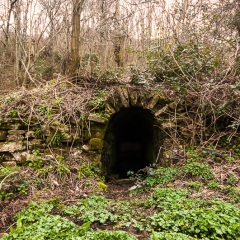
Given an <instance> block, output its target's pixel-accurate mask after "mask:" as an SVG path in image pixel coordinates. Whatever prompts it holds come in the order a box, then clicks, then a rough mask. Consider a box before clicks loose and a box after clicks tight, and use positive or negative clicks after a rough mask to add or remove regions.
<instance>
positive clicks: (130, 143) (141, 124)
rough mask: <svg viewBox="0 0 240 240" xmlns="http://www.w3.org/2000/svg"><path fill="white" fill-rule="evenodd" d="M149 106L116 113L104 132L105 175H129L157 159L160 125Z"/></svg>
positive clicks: (103, 162) (121, 176)
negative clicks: (130, 172)
mask: <svg viewBox="0 0 240 240" xmlns="http://www.w3.org/2000/svg"><path fill="white" fill-rule="evenodd" d="M155 121H156V120H155V119H154V116H153V115H152V113H151V112H150V111H149V110H145V109H143V108H137V107H130V108H124V109H122V110H120V111H119V112H118V113H116V114H114V115H113V116H112V118H111V120H110V122H109V126H108V129H107V131H106V134H105V139H104V146H103V150H102V165H103V169H104V171H105V175H106V176H115V177H117V178H125V177H127V173H128V172H129V171H133V172H135V173H136V172H137V171H138V170H140V169H143V168H145V167H146V166H149V165H150V164H151V163H153V162H155V160H156V151H155V150H156V143H157V142H159V141H158V139H159V134H158V133H159V128H157V129H155V127H156V124H155Z"/></svg>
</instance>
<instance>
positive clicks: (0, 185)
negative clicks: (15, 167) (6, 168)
mask: <svg viewBox="0 0 240 240" xmlns="http://www.w3.org/2000/svg"><path fill="white" fill-rule="evenodd" d="M16 173H18V172H17V171H15V172H11V173H9V174H8V175H7V176H6V177H5V178H4V179H3V180H2V181H1V183H0V190H1V189H2V185H3V183H4V181H5V180H6V179H7V178H9V177H10V176H12V175H14V174H16Z"/></svg>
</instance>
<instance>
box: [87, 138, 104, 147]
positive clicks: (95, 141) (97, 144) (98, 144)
mask: <svg viewBox="0 0 240 240" xmlns="http://www.w3.org/2000/svg"><path fill="white" fill-rule="evenodd" d="M89 145H90V147H91V149H92V150H101V149H102V146H103V141H102V139H100V138H91V139H90V141H89Z"/></svg>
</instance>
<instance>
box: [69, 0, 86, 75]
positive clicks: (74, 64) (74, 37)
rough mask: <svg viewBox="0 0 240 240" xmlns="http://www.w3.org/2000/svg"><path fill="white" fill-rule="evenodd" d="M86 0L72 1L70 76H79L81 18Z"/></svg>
mask: <svg viewBox="0 0 240 240" xmlns="http://www.w3.org/2000/svg"><path fill="white" fill-rule="evenodd" d="M83 4H84V0H72V33H71V57H70V66H69V75H70V76H71V77H75V76H77V75H78V70H79V67H80V26H81V25H80V17H81V13H82V10H83Z"/></svg>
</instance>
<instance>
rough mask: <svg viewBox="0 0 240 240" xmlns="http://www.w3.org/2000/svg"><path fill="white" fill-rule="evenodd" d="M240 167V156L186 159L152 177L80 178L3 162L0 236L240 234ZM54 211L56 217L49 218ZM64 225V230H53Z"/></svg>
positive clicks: (234, 236) (232, 236) (183, 236)
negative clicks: (210, 160) (206, 160)
mask: <svg viewBox="0 0 240 240" xmlns="http://www.w3.org/2000/svg"><path fill="white" fill-rule="evenodd" d="M239 166H240V161H239V160H234V161H232V162H221V163H213V164H205V163H201V162H195V161H189V162H186V163H184V164H182V165H177V166H170V167H165V168H161V167H160V168H157V169H155V170H154V175H152V176H145V177H142V176H140V175H138V174H136V175H133V176H131V178H130V179H119V180H114V179H113V180H111V181H110V182H108V183H104V182H103V181H101V180H100V179H96V178H95V177H93V176H90V175H89V176H84V177H81V178H80V177H79V176H77V175H76V174H74V173H68V174H58V173H55V174H54V173H48V174H42V169H33V168H30V167H19V168H16V169H7V168H1V179H0V180H1V181H0V183H1V185H0V186H1V199H2V200H1V202H0V227H1V235H0V236H1V237H3V239H140V240H141V239H192V237H193V238H195V239H196V238H197V239H240V225H239V224H240V168H239ZM57 216H58V217H59V218H57V219H55V217H57ZM43 217H45V219H44V220H43V219H42V218H43ZM52 217H54V219H55V220H54V219H51V220H49V221H50V222H49V221H48V218H52ZM44 221H47V223H45V222H44ZM35 223H37V225H38V230H36V226H35V225H34V224H35ZM41 223H44V226H48V225H47V224H49V226H48V229H47V230H46V229H44V228H43V229H41ZM53 223H54V226H59V229H58V230H56V229H55V228H53V227H52V226H51V224H53ZM63 223H64V224H65V225H66V226H65V225H64V224H63ZM86 223H89V226H87V227H86V229H85V230H84V233H83V232H81V234H83V238H77V237H76V238H74V236H75V235H76V236H79V234H80V233H79V232H78V231H79V226H82V228H84V226H85V225H84V224H86ZM68 225H69V226H71V228H68ZM73 226H74V229H75V228H76V229H77V228H78V230H76V232H72V231H73V230H72V229H73ZM80 228H81V227H80ZM82 228H81V229H82ZM39 229H40V230H39ZM70 229H71V230H70ZM102 230H104V231H102ZM36 231H40V232H39V233H36ZM41 231H42V232H41ZM61 231H62V232H64V234H66V235H64V236H62V235H61V236H60V235H59V236H58V235H57V234H56V232H57V233H58V232H61ZM74 231H75V230H74ZM81 231H82V230H81ZM119 231H120V232H119ZM122 231H123V232H122ZM5 233H9V234H5ZM70 233H71V234H70ZM34 234H35V235H36V238H34V237H33V236H35V235H34ZM38 234H40V235H38ZM51 234H54V236H55V237H56V238H51ZM84 234H85V235H84ZM96 234H97V235H96ZM124 234H127V235H124ZM70 235H71V236H70ZM27 236H32V237H27ZM40 236H41V237H42V238H40ZM44 236H45V237H44Z"/></svg>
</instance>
